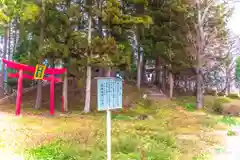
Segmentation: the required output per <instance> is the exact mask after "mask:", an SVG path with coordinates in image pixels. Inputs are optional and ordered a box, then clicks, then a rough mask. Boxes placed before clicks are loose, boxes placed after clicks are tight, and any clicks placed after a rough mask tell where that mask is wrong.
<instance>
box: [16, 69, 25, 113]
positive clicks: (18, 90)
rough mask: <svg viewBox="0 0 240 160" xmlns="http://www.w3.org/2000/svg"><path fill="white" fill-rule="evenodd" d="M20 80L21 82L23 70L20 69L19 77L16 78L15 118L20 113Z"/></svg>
mask: <svg viewBox="0 0 240 160" xmlns="http://www.w3.org/2000/svg"><path fill="white" fill-rule="evenodd" d="M22 80H23V69H20V70H19V77H18V89H17V100H16V116H19V115H20V112H21V101H22Z"/></svg>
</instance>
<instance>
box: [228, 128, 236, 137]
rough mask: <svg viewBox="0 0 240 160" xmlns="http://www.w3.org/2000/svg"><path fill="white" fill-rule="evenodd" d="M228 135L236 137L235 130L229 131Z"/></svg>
mask: <svg viewBox="0 0 240 160" xmlns="http://www.w3.org/2000/svg"><path fill="white" fill-rule="evenodd" d="M227 135H228V136H235V135H236V133H235V132H234V131H233V130H231V129H229V130H228V132H227Z"/></svg>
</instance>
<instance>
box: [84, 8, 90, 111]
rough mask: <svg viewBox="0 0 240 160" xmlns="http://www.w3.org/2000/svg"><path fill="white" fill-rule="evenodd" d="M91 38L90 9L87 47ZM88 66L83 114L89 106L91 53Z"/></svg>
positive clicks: (88, 109)
mask: <svg viewBox="0 0 240 160" xmlns="http://www.w3.org/2000/svg"><path fill="white" fill-rule="evenodd" d="M91 38H92V16H91V9H90V10H89V12H88V46H89V48H90V46H91ZM88 54H89V55H88V56H89V57H88V66H87V79H86V93H85V94H86V95H85V107H84V112H85V113H89V112H90V104H91V81H92V67H91V65H90V58H91V55H92V54H91V51H90V52H89V53H88Z"/></svg>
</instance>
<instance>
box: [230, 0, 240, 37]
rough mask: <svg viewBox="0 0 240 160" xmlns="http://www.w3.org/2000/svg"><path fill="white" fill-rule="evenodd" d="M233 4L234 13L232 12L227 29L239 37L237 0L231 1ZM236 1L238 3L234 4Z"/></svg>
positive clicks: (239, 22)
mask: <svg viewBox="0 0 240 160" xmlns="http://www.w3.org/2000/svg"><path fill="white" fill-rule="evenodd" d="M232 1H234V2H235V3H233V4H234V11H233V15H232V17H231V19H230V21H229V23H228V27H229V29H231V31H232V32H233V33H234V34H237V35H240V1H239V0H232ZM236 1H238V2H236Z"/></svg>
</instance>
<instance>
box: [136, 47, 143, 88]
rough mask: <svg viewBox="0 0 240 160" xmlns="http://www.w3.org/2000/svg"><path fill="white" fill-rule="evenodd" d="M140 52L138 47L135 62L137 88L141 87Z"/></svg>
mask: <svg viewBox="0 0 240 160" xmlns="http://www.w3.org/2000/svg"><path fill="white" fill-rule="evenodd" d="M141 70H142V54H141V53H140V47H139V49H138V62H137V88H138V89H140V88H141V77H142V76H141V75H142V72H141Z"/></svg>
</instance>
